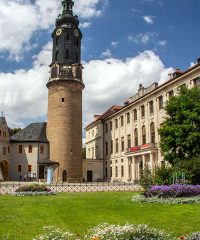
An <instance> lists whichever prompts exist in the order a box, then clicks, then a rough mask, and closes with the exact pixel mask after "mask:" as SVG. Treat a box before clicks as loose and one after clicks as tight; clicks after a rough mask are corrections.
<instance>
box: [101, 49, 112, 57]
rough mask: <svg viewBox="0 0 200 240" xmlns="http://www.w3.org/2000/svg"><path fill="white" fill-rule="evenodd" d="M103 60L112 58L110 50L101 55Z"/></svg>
mask: <svg viewBox="0 0 200 240" xmlns="http://www.w3.org/2000/svg"><path fill="white" fill-rule="evenodd" d="M100 57H101V58H111V57H112V53H111V51H110V49H108V48H107V49H106V50H105V51H104V52H102V53H101V56H100Z"/></svg>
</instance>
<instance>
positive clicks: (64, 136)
mask: <svg viewBox="0 0 200 240" xmlns="http://www.w3.org/2000/svg"><path fill="white" fill-rule="evenodd" d="M47 87H48V89H49V95H48V122H47V137H48V140H49V142H50V160H53V161H57V162H59V164H60V166H59V168H58V169H57V173H56V175H57V176H56V178H57V179H56V180H58V181H61V180H62V176H63V171H64V170H66V171H67V181H69V182H78V181H82V89H83V84H82V83H81V82H77V81H66V80H63V81H62V80H60V81H53V82H49V83H48V84H47Z"/></svg>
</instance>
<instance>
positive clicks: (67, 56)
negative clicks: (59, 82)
mask: <svg viewBox="0 0 200 240" xmlns="http://www.w3.org/2000/svg"><path fill="white" fill-rule="evenodd" d="M65 57H66V59H67V60H68V59H69V50H68V49H66V56H65Z"/></svg>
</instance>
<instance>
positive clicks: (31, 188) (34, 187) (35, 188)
mask: <svg viewBox="0 0 200 240" xmlns="http://www.w3.org/2000/svg"><path fill="white" fill-rule="evenodd" d="M15 192H51V189H49V188H47V187H46V186H45V185H40V184H30V185H25V186H21V187H19V188H18V189H17V190H16V191H15Z"/></svg>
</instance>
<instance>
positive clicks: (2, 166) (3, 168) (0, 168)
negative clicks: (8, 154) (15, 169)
mask: <svg viewBox="0 0 200 240" xmlns="http://www.w3.org/2000/svg"><path fill="white" fill-rule="evenodd" d="M0 172H1V174H2V177H3V180H4V181H7V180H8V162H7V161H5V160H3V161H1V162H0Z"/></svg>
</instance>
